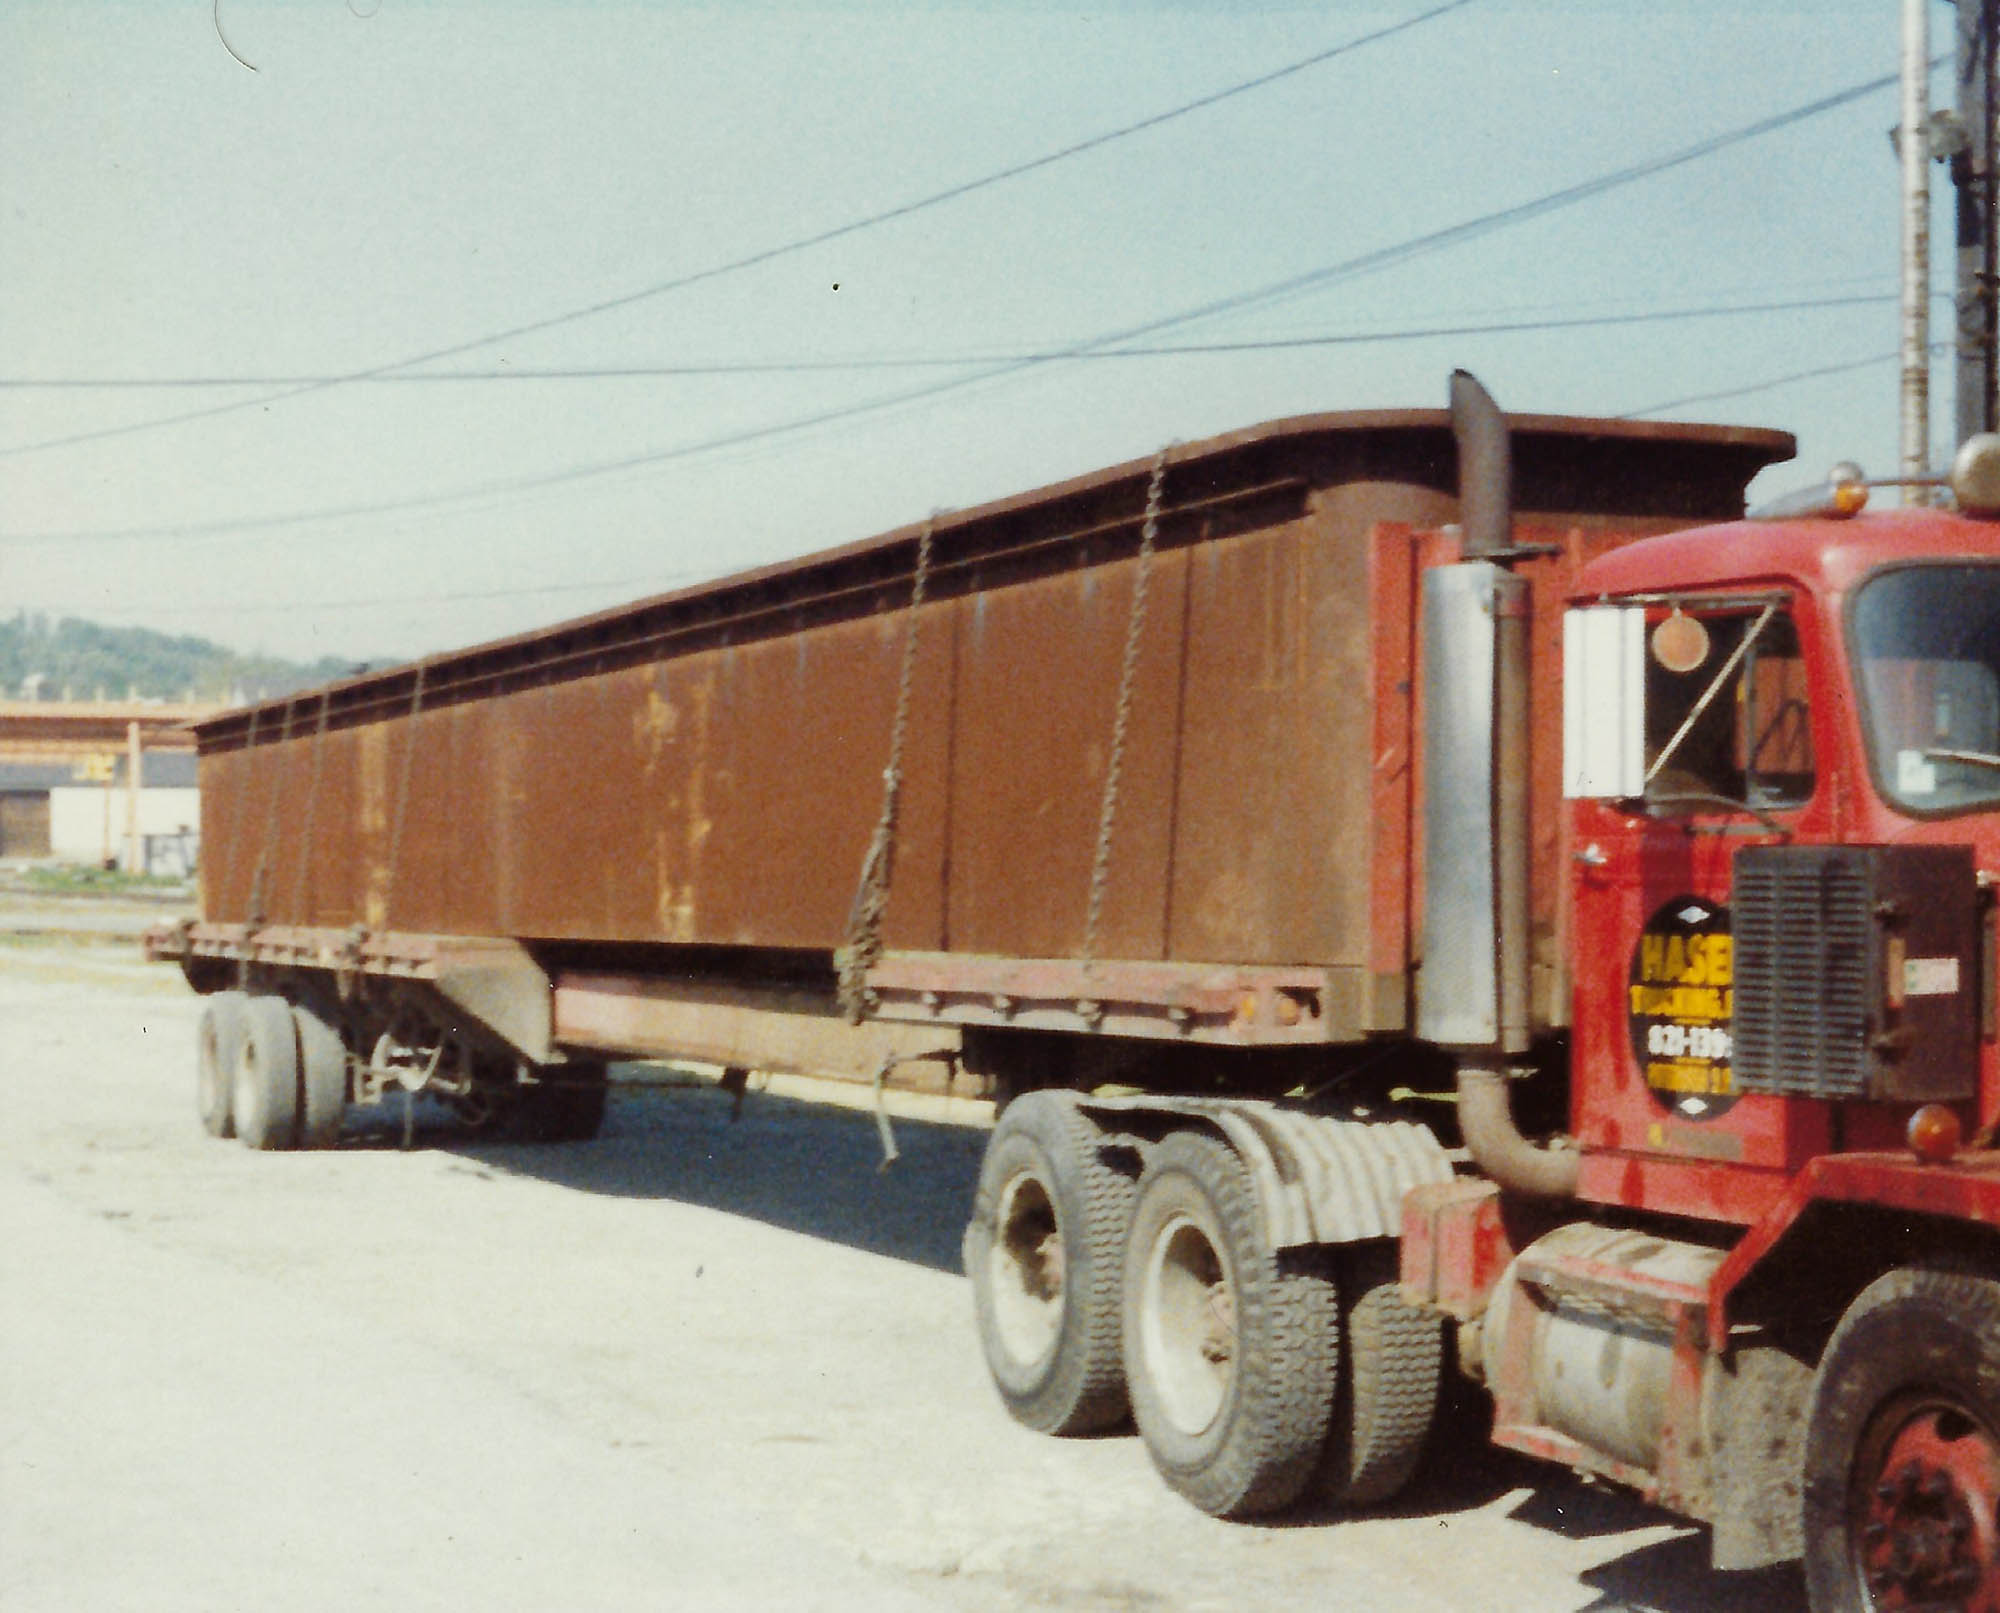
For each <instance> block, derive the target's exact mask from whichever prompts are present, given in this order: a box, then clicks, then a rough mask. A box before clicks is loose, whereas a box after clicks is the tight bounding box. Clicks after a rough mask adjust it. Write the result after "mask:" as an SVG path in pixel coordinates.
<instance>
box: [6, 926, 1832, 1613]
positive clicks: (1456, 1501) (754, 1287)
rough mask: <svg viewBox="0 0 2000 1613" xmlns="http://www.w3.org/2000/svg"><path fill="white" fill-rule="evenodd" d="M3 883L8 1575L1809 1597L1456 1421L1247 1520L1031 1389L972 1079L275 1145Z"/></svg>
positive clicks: (799, 1603) (132, 967)
mask: <svg viewBox="0 0 2000 1613" xmlns="http://www.w3.org/2000/svg"><path fill="white" fill-rule="evenodd" d="M6 900H7V899H5V898H0V1081H4V1083H5V1092H6V1097H7V1104H8V1125H7V1127H6V1129H5V1132H4V1135H0V1228H4V1233H5V1236H4V1237H0V1606H4V1607H5V1608H7V1609H8V1610H10V1613H43V1610H46V1613H96V1610H100V1609H103V1610H110V1609H120V1610H122V1609H133V1610H140V1609H144V1610H147V1613H151V1610H156V1609H165V1610H178V1609H187V1610H201V1613H215V1610H227V1609H238V1608H241V1609H259V1610H263V1609H268V1608H271V1607H274V1606H281V1607H285V1608H287V1609H295V1610H308V1613H310V1610H317V1609H327V1610H333V1609H340V1610H342V1613H349V1610H369V1609H383V1610H391V1609H393V1610H397V1613H406V1610H411V1609H429V1608H438V1609H454V1608H467V1609H474V1608H476V1609H480V1610H482V1613H488V1610H493V1613H502V1610H511V1609H515V1608H520V1609H528V1608H534V1609H538V1610H540V1609H549V1608H561V1609H564V1610H566V1613H595V1610H613V1609H619V1610H622V1609H640V1608H646V1609H656V1608H683V1607H684V1608H774V1609H775V1608H784V1609H794V1608H826V1609H847V1608H856V1609H858V1608H862V1607H867V1608H871V1609H874V1608H883V1609H898V1608H905V1607H909V1608H916V1607H928V1608H939V1609H955V1610H965V1613H987V1610H996V1613H997V1610H999V1609H1005V1608H1017V1607H1060V1608H1078V1609H1173V1610H1188V1613H1194V1610H1197V1609H1214V1610H1218V1613H1220V1610H1225V1609H1227V1610H1238V1609H1259V1608H1272V1609H1277V1608H1287V1609H1289V1608H1296V1607H1299V1606H1301V1605H1306V1606H1327V1607H1341V1608H1355V1609H1369V1610H1373V1613H1415V1610H1438V1613H1443V1610H1447V1609H1449V1610H1454V1613H1456V1610H1459V1609H1467V1608H1473V1609H1493V1610H1496V1613H1513V1610H1520V1613H1528V1610H1533V1613H1550V1610H1570V1609H1585V1608H1588V1609H1599V1610H1610V1609H1623V1608H1647V1609H1658V1610H1661V1613H1696V1610H1700V1613H1785V1610H1787V1609H1793V1608H1797V1607H1798V1606H1800V1604H1801V1597H1800V1592H1799V1587H1798V1579H1797V1576H1796V1575H1795V1574H1794V1573H1792V1572H1790V1571H1788V1570H1779V1571H1771V1572H1766V1573H1758V1574H1750V1575H1731V1576H1724V1575H1715V1574H1712V1573H1710V1572H1709V1571H1708V1570H1707V1568H1706V1567H1705V1558H1706V1540H1705V1538H1704V1537H1703V1536H1702V1535H1701V1534H1700V1533H1699V1532H1697V1531H1692V1530H1689V1529H1687V1528H1686V1527H1684V1526H1682V1525H1680V1524H1677V1523H1675V1522H1674V1521H1673V1520H1671V1519H1667V1518H1665V1517H1663V1516H1662V1515H1660V1514H1658V1513H1655V1512H1652V1511H1649V1510H1648V1509H1646V1508H1644V1507H1642V1506H1639V1505H1638V1504H1636V1503H1635V1502H1632V1501H1631V1500H1629V1499H1627V1498H1625V1497H1622V1496H1620V1495H1618V1494H1615V1493H1613V1492H1610V1491H1607V1490H1603V1489H1598V1488H1592V1487H1588V1486H1586V1485H1584V1484H1582V1483H1581V1482H1579V1481H1577V1480H1574V1479H1572V1478H1570V1477H1568V1476H1566V1475H1563V1474H1560V1473H1554V1472H1552V1471H1550V1470H1547V1469H1543V1468H1538V1467H1536V1466H1534V1465H1532V1464H1529V1463H1526V1462H1522V1461H1517V1460H1515V1459H1513V1458H1511V1457H1508V1456H1505V1455H1501V1454H1498V1453H1494V1452H1491V1451H1490V1450H1487V1449H1485V1448H1483V1447H1481V1446H1479V1445H1478V1444H1477V1443H1476V1442H1474V1441H1473V1440H1471V1439H1470V1438H1469V1437H1468V1436H1467V1435H1465V1434H1463V1433H1461V1434H1460V1435H1459V1437H1458V1439H1457V1440H1456V1441H1452V1442H1446V1447H1445V1449H1444V1450H1442V1451H1440V1452H1439V1453H1437V1454H1435V1455H1434V1458H1433V1460H1432V1462H1431V1465H1430V1471H1429V1472H1428V1473H1427V1475H1426V1476H1425V1477H1424V1478H1423V1479H1421V1480H1420V1482H1419V1486H1418V1489H1417V1491H1416V1493H1415V1494H1414V1495H1413V1496H1411V1497H1409V1498H1408V1499H1407V1500H1406V1501H1405V1502H1403V1503H1399V1504H1398V1505H1397V1506H1396V1507H1393V1508H1391V1509H1387V1510H1385V1511H1382V1512H1377V1513H1373V1514H1370V1515H1368V1516H1365V1517H1358V1518H1351V1519H1334V1518H1325V1517H1319V1518H1314V1517H1307V1518H1303V1519H1293V1520H1288V1521H1287V1522H1286V1523H1284V1524H1282V1525H1280V1526H1275V1527H1243V1526H1237V1525H1228V1524H1222V1523H1217V1522H1215V1521H1213V1520H1211V1519H1207V1518H1204V1517H1201V1516H1199V1515H1198V1514H1196V1513H1194V1512H1192V1511H1190V1510H1189V1509H1188V1508H1187V1507H1186V1506H1185V1505H1184V1504H1183V1503H1181V1502H1180V1501H1178V1500H1177V1499H1176V1498H1175V1497H1173V1496H1172V1495H1171V1494H1169V1493H1168V1492H1167V1491H1166V1490H1165V1489H1164V1488H1163V1487H1162V1486H1161V1485H1160V1484H1159V1483H1158V1481H1157V1480H1156V1479H1155V1477H1154V1476H1153V1473H1152V1471H1151V1468H1150V1466H1149V1464H1148V1462H1147V1459H1146V1455H1145V1451H1144V1449H1143V1448H1142V1446H1141V1445H1140V1444H1139V1442H1138V1441H1137V1440H1136V1439H1135V1438H1132V1437H1129V1436H1121V1437H1109V1438H1103V1439H1094V1440H1083V1441H1054V1440H1048V1439H1044V1438H1041V1437H1038V1436H1035V1435H1031V1434H1028V1433H1026V1432H1024V1431H1022V1430H1020V1429H1018V1428H1016V1427H1015V1426H1014V1425H1013V1424H1012V1423H1010V1422H1009V1421H1008V1420H1007V1418H1006V1417H1005V1415H1004V1414H1003V1413H1002V1411H1001V1409H1000V1407H999V1404H998V1402H997V1400H996V1399H995V1397H994V1396H993V1394H992V1391H991V1389H990V1388H989V1386H988V1385H987V1383H986V1380H985V1376H984V1369H983V1367H982V1366H981V1363H980V1360H979V1352H978V1347H977V1343H976V1341H975V1339H974V1336H973V1331H972V1324H971V1317H970V1304H969V1299H968V1296H967V1294H966V1291H965V1284H964V1280H963V1279H962V1277H960V1276H959V1274H958V1272H957V1268H956V1261H957V1245H958V1237H959V1231H960V1228H961V1227H962V1226H963V1223H964V1219H965V1213H966V1208H967V1205H968V1204H969V1202H970V1198H971V1192H972V1185H973V1181H974V1177H975V1175H976V1172H977V1169H978V1160H979V1151H980V1147H981V1143H982V1134H981V1131H980V1129H979V1125H978V1122H979V1121H980V1119H981V1117H982V1111H981V1110H980V1108H979V1107H978V1106H976V1105H971V1104H960V1105H958V1106H957V1107H956V1108H951V1107H949V1106H947V1107H944V1108H940V1107H939V1106H937V1105H935V1104H933V1105H932V1106H930V1107H929V1108H927V1109H925V1110H923V1111H922V1116H921V1117H918V1116H917V1114H916V1112H914V1111H912V1112H906V1113H905V1115H904V1116H903V1118H901V1119H899V1120H898V1122H897V1140H898V1142H899V1144H900V1146H901V1149H902V1153H903V1158H902V1159H901V1161H900V1162H899V1163H898V1164H897V1165H896V1166H895V1167H894V1168H893V1169H892V1170H890V1171H887V1172H884V1171H882V1170H881V1169H879V1159H880V1154H879V1149H878V1145H877V1143H876V1138H875V1130H874V1124H873V1121H872V1119H871V1118H870V1117H869V1116H868V1115H867V1114H865V1113H859V1112H856V1111H855V1110H854V1109H852V1108H843V1107H829V1106H827V1105H824V1104H817V1103H808V1102H804V1101H802V1100H801V1098H800V1097H799V1096H797V1095H796V1094H798V1093H800V1092H804V1091H807V1090H809V1089H808V1088H804V1087H799V1086H792V1087H788V1088H785V1089H782V1090H774V1091H769V1092H764V1093H757V1092H753V1093H752V1094H751V1095H750V1097H749V1099H748V1101H747V1103H746V1105H745V1107H744V1110H743V1114H742V1116H741V1118H740V1119H739V1120H734V1121H732V1119H731V1105H730V1102H729V1100H728V1099H727V1097H725V1096H724V1095H722V1094H721V1093H719V1092H716V1091H714V1090H713V1089H710V1088H707V1087H704V1086H690V1085H687V1084H686V1083H685V1081H683V1082H682V1083H681V1084H679V1085H675V1086H653V1087H645V1088H621V1089H620V1090H619V1091H618V1092H617V1093H616V1094H615V1095H614V1098H613V1102H612V1105H611V1110H610V1114H609V1117H608V1120H607V1123H606V1127H605V1132H604V1135H603V1136H602V1137H601V1138H600V1139H598V1140H597V1141H595V1142H592V1143H585V1144H571V1145H562V1146H551V1147H540V1148H531V1147H524V1146H508V1145H499V1144H492V1143H483V1142H477V1141H475V1140H474V1139H472V1138H471V1137H469V1136H468V1135H467V1134H466V1133H464V1132H463V1131H462V1130H460V1129H457V1128H455V1127H454V1126H453V1125H451V1124H450V1123H449V1121H448V1119H447V1117H445V1116H444V1115H443V1114H442V1113H441V1112H438V1113H432V1112H430V1111H428V1110H424V1109H421V1108H420V1110H419V1112H418V1117H417V1118H418V1121H419V1125H418V1130H417V1137H416V1147H415V1148H414V1149H412V1150H410V1151H407V1152H406V1151H404V1150H403V1149H402V1148H401V1147H400V1143H401V1135H402V1133H401V1122H400V1116H399V1115H383V1114H380V1113H376V1112H369V1111H363V1112H359V1113H357V1114H355V1115H351V1116H350V1117H349V1124H348V1128H347V1132H346V1135H345V1136H344V1138H343V1141H342V1145H341V1146H340V1147H339V1148H337V1149H334V1150H331V1151H328V1152H324V1153H315V1154H291V1155H285V1154H272V1155H258V1154H252V1153H250V1152H248V1151H246V1150H244V1149H242V1148H240V1147H237V1146H236V1145H234V1144H227V1143H220V1142H215V1141H212V1140H211V1139H209V1138H207V1137H206V1136H204V1135H203V1133H202V1132H201V1129H200V1127H199V1125H198V1124H197V1123H196V1121H195V1118H194V1113H193V1107H194V1106H193V1068H192V1066H193V1039H194V1024H195V1019H196V1015H197V1011H198V1004H197V1000H196V999H195V998H194V997H193V996H192V995H191V994H190V993H189V992H188V991H187V990H186V989H185V987H184V986H183V985H182V984H181V983H180V980H179V977H178V976H177V975H176V974H174V973H172V972H171V971H169V970H166V969H164V968H158V967H148V966H146V965H143V964H141V963H139V962H137V961H136V957H135V952H134V949H132V948H131V947H130V946H128V945H125V944H122V943H120V944H116V945H114V944H112V943H110V942H109V941H106V940H103V939H98V940H91V939H87V936H88V935H89V934H90V933H91V932H93V931H99V930H102V931H111V932H113V933H115V929H116V927H115V926H112V925H110V924H108V923H105V924H103V925H99V924H97V923H95V922H90V921H79V922H76V923H55V922H45V921H44V920H43V919H37V920H36V921H35V922H33V923H30V922H28V921H26V920H21V921H19V922H16V921H14V919H13V918H12V917H11V916H10V915H9V914H8V913H7V912H6V911H5V908H6ZM99 917H102V914H100V915H99ZM24 932H34V933H24ZM627 1073H637V1072H627ZM953 1122H962V1123H953Z"/></svg>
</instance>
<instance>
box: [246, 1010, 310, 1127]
mask: <svg viewBox="0 0 2000 1613" xmlns="http://www.w3.org/2000/svg"><path fill="white" fill-rule="evenodd" d="M230 1099H231V1103H232V1105H233V1107H234V1110H235V1116H236V1135H237V1136H238V1137H240V1138H241V1139H242V1140H243V1145H244V1146H245V1147H246V1148H291V1147H293V1146H294V1145H295V1144H296V1143H297V1141H298V1126H299V1051H298V1033H297V1032H296V1031H294V1030H293V1029H292V1010H291V1007H290V1005H288V1004H287V1003H286V1001H285V999H284V998H282V997H269V996H262V995H260V996H255V997H251V998H248V999H247V1000H246V1001H245V1003H244V1007H243V1042H242V1045H241V1047H240V1048H239V1050H238V1053H237V1059H236V1081H235V1083H234V1085H233V1087H232V1088H231V1093H230Z"/></svg>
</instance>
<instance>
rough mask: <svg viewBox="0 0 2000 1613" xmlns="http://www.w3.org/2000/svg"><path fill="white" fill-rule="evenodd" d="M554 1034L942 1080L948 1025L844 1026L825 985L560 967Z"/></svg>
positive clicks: (766, 1063)
mask: <svg viewBox="0 0 2000 1613" xmlns="http://www.w3.org/2000/svg"><path fill="white" fill-rule="evenodd" d="M555 1018H556V1034H557V1036H558V1037H559V1038H560V1039H561V1040H562V1041H563V1042H564V1043H566V1044H568V1045H570V1046H573V1047H584V1048H601V1049H603V1050H605V1051H607V1052H618V1053H647V1054H657V1055H660V1056H663V1057H664V1056H672V1057H675V1058H683V1059H693V1060H696V1061H698V1062H701V1063H708V1064H720V1065H723V1066H725V1067H727V1068H735V1069H744V1070H765V1071H773V1072H776V1073H779V1074H789V1075H818V1076H832V1077H835V1078H837V1079H842V1080H849V1081H872V1080H874V1079H876V1077H877V1075H878V1073H883V1072H884V1067H885V1065H887V1066H889V1068H888V1069H887V1071H886V1084H887V1085H890V1086H895V1087H900V1088H904V1089H908V1090H912V1091H919V1092H947V1091H949V1090H950V1089H951V1079H952V1074H953V1071H954V1069H955V1063H954V1060H955V1058H956V1055H957V1052H958V1033H957V1032H956V1031H955V1030H953V1029H952V1028H951V1027H949V1026H929V1027H923V1026H915V1025H892V1024H863V1025H849V1024H848V1023H847V1021H846V1020H845V1019H844V1018H842V1017H841V1014H840V1010H839V1005H838V1004H837V1003H836V1002H835V1001H834V999H833V996H832V994H831V993H829V992H813V991H803V990H797V989H782V988H771V987H764V988H761V989H758V990H755V991H751V990H744V989H739V988H734V987H730V986H727V985H721V984H714V983H695V982H689V981H684V980H672V981H648V980H642V979H636V978H634V977H633V976H631V975H624V974H616V975H613V974H588V973H580V972H579V973H574V974H564V975H561V976H559V977H558V978H557V980H556V988H555Z"/></svg>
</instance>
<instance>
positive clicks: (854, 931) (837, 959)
mask: <svg viewBox="0 0 2000 1613" xmlns="http://www.w3.org/2000/svg"><path fill="white" fill-rule="evenodd" d="M936 531H937V516H936V515H935V514H933V515H932V516H931V517H930V518H929V519H928V520H926V521H925V522H924V530H923V532H922V533H921V534H920V535H919V536H918V538H917V574H916V578H915V580H914V581H913V582H912V583H911V584H910V605H909V616H910V630H909V632H908V633H906V634H905V635H904V636H903V666H902V671H901V673H900V674H899V675H898V677H897V680H896V716H895V720H894V722H893V723H891V725H890V728H889V765H888V766H887V767H885V768H883V769H882V813H881V816H880V817H879V818H877V819H876V821H875V833H874V834H873V835H872V836H871V837H870V838H869V841H868V853H867V855H866V856H865V857H863V858H862V859H861V879H860V882H859V883H858V884H857V885H856V887H855V891H854V902H853V905H852V906H851V907H849V908H848V910H847V937H846V940H845V942H844V943H843V944H842V945H841V946H840V947H839V948H837V949H836V950H835V952H834V954H833V963H834V968H835V970H836V971H837V972H838V974H839V977H840V984H839V998H840V1011H841V1013H842V1014H844V1015H845V1016H846V1018H847V1022H848V1024H850V1025H859V1024H860V1023H861V1021H862V1019H863V1018H865V1017H866V1015H867V1013H868V971H869V970H870V969H872V968H873V967H874V966H875V964H876V962H877V961H878V960H879V959H880V958H881V956H882V920H883V918H884V916H885V915H886V914H887V913H888V911H889V880H890V876H891V874H892V873H893V872H894V871H895V865H896V816H897V812H898V810H899V808H900V807H901V804H902V799H901V798H902V793H903V741H904V739H905V738H906V737H907V736H908V733H909V727H910V693H911V690H912V688H913V687H914V686H915V683H916V672H917V626H918V619H917V613H918V611H919V610H920V609H921V608H922V606H923V603H924V590H925V589H926V587H927V586H928V585H929V583H930V574H931V540H932V538H933V536H934V535H935V533H936Z"/></svg>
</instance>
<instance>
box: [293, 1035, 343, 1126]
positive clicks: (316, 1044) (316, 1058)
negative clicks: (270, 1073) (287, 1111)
mask: <svg viewBox="0 0 2000 1613" xmlns="http://www.w3.org/2000/svg"><path fill="white" fill-rule="evenodd" d="M292 1026H293V1030H294V1033H295V1034H296V1035H297V1037H298V1043H299V1096H300V1098H301V1099H302V1100H303V1109H302V1112H301V1114H300V1118H299V1146H300V1147H301V1148H331V1147H332V1146H333V1145H334V1143H335V1142H337V1141H338V1140H339V1138H340V1121H341V1116H342V1115H344V1114H345V1113H346V1112H347V1049H346V1048H345V1047H344V1046H342V1045H341V1040H340V1032H339V1031H337V1030H335V1029H334V1028H333V1027H332V1026H331V1025H329V1024H328V1023H327V1022H326V1021H325V1020H323V1019H321V1018H320V1017H319V1015H318V1014H316V1013H314V1012H313V1011H312V1010H311V1009H310V1008H300V1007H296V1006H295V1007H294V1008H293V1009H292Z"/></svg>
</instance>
